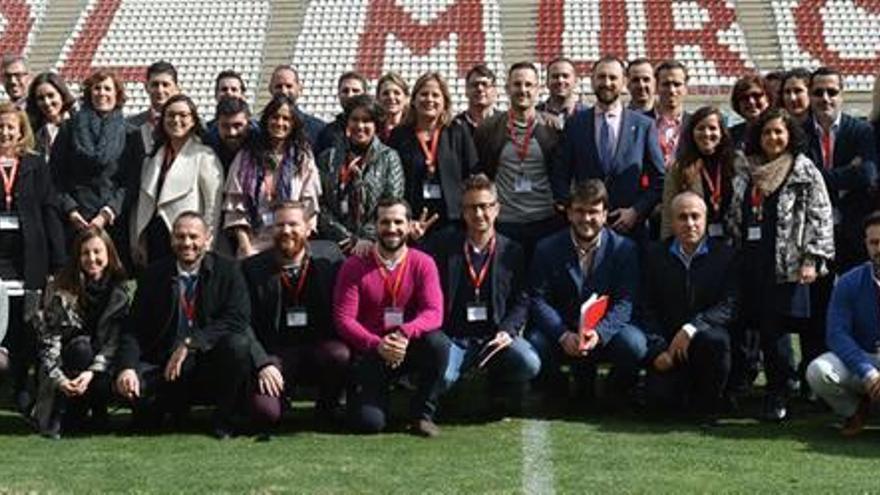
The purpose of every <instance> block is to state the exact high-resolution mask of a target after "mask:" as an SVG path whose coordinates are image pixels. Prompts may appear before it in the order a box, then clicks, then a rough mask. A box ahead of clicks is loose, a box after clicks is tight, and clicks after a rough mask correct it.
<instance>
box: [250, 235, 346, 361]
mask: <svg viewBox="0 0 880 495" xmlns="http://www.w3.org/2000/svg"><path fill="white" fill-rule="evenodd" d="M309 249H310V253H309V258H310V267H309V273H308V278H307V280H306V285H311V284H317V288H316V290H314V292H313V294H315V295H316V296H317V298H318V301H317V304H313V305H312V306H311V307H309V332H308V334H307V335H306V339H307V340H309V341H317V340H320V339H326V338H331V337H333V336H335V335H336V332H335V330H334V328H333V318H332V316H331V314H330V308H331V302H332V299H333V283H334V281H335V280H336V272H337V271H338V270H339V267H340V266H341V265H342V261H343V260H344V257H343V255H342V252H341V251H339V248H338V247H337V246H336V243H334V242H331V241H311V242H310V243H309ZM241 269H242V272H243V273H244V279H245V282H246V283H247V287H248V293H249V294H250V302H251V308H252V311H251V328H252V329H253V331H254V334H255V337H256V340H255V341H254V342H253V345H252V346H251V356H252V357H253V359H254V365H255V366H256V367H257V368H262V367H263V366H265V365H266V364H268V359H267V353H269V354H273V353H275V352H276V351H277V350H278V348H279V347H281V340H282V339H281V330H282V329H280V328H279V327H278V324H279V322H280V321H281V317H282V315H281V311H282V308H283V305H282V300H281V296H282V290H281V277H280V276H279V264H278V254H277V252H276V251H275V250H274V249H270V250H267V251H264V252H262V253H260V254H257V255H255V256H251V257H250V258H248V259H246V260H244V261H243V262H242V265H241ZM309 290H311V289H309Z"/></svg>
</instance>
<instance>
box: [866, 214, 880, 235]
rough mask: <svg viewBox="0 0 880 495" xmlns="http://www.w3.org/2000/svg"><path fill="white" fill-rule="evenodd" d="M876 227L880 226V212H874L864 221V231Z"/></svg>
mask: <svg viewBox="0 0 880 495" xmlns="http://www.w3.org/2000/svg"><path fill="white" fill-rule="evenodd" d="M875 225H880V210H874V211H872V212H871V213H869V214H868V216H866V217H865V219H864V220H862V230H868V229H869V228H871V227H873V226H875Z"/></svg>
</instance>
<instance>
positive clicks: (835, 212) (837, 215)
mask: <svg viewBox="0 0 880 495" xmlns="http://www.w3.org/2000/svg"><path fill="white" fill-rule="evenodd" d="M831 215H832V218H834V225H840V224H842V223H843V213H841V212H840V208H836V207H835V208H833V209H832V210H831Z"/></svg>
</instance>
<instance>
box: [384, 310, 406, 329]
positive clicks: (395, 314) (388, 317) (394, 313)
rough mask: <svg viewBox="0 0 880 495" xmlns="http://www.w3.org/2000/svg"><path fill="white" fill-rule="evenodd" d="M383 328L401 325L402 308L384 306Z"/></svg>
mask: <svg viewBox="0 0 880 495" xmlns="http://www.w3.org/2000/svg"><path fill="white" fill-rule="evenodd" d="M384 322H385V329H386V330H387V329H389V328H396V327H399V326H400V325H403V309H402V308H393V307H392V308H385V318H384Z"/></svg>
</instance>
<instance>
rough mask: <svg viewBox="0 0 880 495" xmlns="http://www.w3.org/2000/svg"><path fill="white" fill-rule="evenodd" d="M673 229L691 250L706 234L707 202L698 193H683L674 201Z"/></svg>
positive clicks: (677, 236)
mask: <svg viewBox="0 0 880 495" xmlns="http://www.w3.org/2000/svg"><path fill="white" fill-rule="evenodd" d="M672 231H673V232H674V233H675V238H676V239H678V242H680V243H681V245H682V246H683V247H685V249H686V250H688V251H691V250H693V248H695V247H696V246H697V245H699V244H700V241H702V240H703V236H704V235H705V234H706V203H704V202H703V200H702V199H701V198H700V197H699V196H697V195H696V194H682V195H680V196H678V197H676V198H675V199H674V200H673V202H672Z"/></svg>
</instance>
